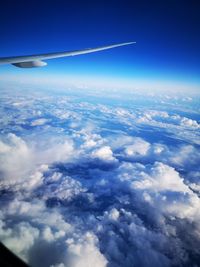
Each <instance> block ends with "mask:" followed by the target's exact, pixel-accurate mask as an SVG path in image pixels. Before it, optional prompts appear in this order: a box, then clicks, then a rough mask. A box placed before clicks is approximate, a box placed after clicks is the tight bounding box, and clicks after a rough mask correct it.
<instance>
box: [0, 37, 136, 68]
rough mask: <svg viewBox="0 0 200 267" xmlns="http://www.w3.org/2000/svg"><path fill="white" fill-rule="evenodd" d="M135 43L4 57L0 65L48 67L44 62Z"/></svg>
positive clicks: (0, 60)
mask: <svg viewBox="0 0 200 267" xmlns="http://www.w3.org/2000/svg"><path fill="white" fill-rule="evenodd" d="M134 43H136V42H127V43H120V44H113V45H107V46H101V47H96V48H87V49H83V50H75V51H67V52H57V53H48V54H39V55H29V56H17V57H3V58H0V64H12V65H14V66H16V67H20V68H33V67H43V66H46V65H47V63H46V62H44V61H43V60H48V59H53V58H60V57H69V56H77V55H83V54H89V53H94V52H98V51H102V50H107V49H111V48H115V47H120V46H125V45H131V44H134Z"/></svg>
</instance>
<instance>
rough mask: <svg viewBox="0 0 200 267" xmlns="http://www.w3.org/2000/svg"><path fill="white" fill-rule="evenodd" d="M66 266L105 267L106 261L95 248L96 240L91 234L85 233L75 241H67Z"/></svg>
mask: <svg viewBox="0 0 200 267" xmlns="http://www.w3.org/2000/svg"><path fill="white" fill-rule="evenodd" d="M66 243H67V245H68V249H67V255H66V265H67V266H69V267H85V266H88V267H106V266H107V260H106V258H105V257H104V256H103V255H102V254H101V252H100V251H99V249H98V247H97V238H96V237H95V235H94V234H93V233H90V232H88V233H86V234H85V235H84V236H83V237H80V238H79V239H78V240H77V241H74V240H73V239H68V240H67V241H66Z"/></svg>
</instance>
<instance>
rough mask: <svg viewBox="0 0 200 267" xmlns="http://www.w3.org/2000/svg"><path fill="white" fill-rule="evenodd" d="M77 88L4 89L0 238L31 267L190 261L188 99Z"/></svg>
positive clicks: (198, 190) (195, 224)
mask: <svg viewBox="0 0 200 267" xmlns="http://www.w3.org/2000/svg"><path fill="white" fill-rule="evenodd" d="M31 92H32V91H31ZM79 94H80V96H78V94H75V95H72V92H71V91H66V92H65V93H62V94H58V93H56V95H55V94H54V92H52V93H50V92H49V93H48V94H47V95H46V94H43V93H41V92H38V94H33V93H31V94H30V95H29V96H27V94H26V96H25V94H24V92H23V90H22V91H16V95H13V94H12V93H11V94H9V92H7V91H6V92H5V93H4V94H3V97H2V101H3V102H2V106H3V107H4V108H3V109H1V110H0V112H1V119H0V121H1V125H2V128H1V135H0V207H1V211H0V240H1V242H3V243H4V244H5V245H6V246H7V247H8V248H10V249H11V250H12V251H13V252H14V253H16V254H17V255H18V256H19V257H21V258H22V259H23V260H24V261H25V262H27V263H29V264H30V266H33V267H34V266H37V267H40V266H41V267H50V266H51V267H65V266H66V267H78V266H80V267H81V266H88V267H90V266H91V267H122V266H123V267H131V266H136V267H137V266H141V267H153V266H164V267H165V266H166V267H168V266H183V267H186V266H198V265H199V262H200V252H199V246H200V199H199V196H200V182H199V177H200V168H199V166H200V162H199V159H200V153H199V145H198V143H199V142H198V138H199V131H198V129H199V122H198V116H197V113H195V111H194V110H193V108H192V103H193V101H195V100H194V99H193V98H191V97H189V96H188V98H186V97H184V99H183V97H181V98H178V97H176V98H171V97H167V96H163V97H161V96H158V97H157V98H156V97H155V96H153V97H152V99H151V97H150V96H149V97H150V100H151V101H152V103H150V100H149V99H148V101H147V104H146V106H145V105H144V96H142V97H141V96H140V95H133V94H131V96H130V97H128V99H127V102H126V100H124V101H125V102H124V106H123V105H122V103H121V102H119V100H118V99H112V101H110V102H111V103H110V102H109V101H108V104H106V105H105V104H104V101H103V100H102V98H99V99H97V96H95V95H94V92H89V93H88V95H87V94H86V93H85V94H86V96H87V97H86V96H85V95H84V97H83V95H82V94H83V92H79ZM94 96H95V97H94ZM83 99H87V101H85V100H84V101H83ZM130 101H132V102H130ZM163 101H164V102H163ZM167 101H170V103H168V102H167ZM96 102H98V103H96ZM130 103H131V105H130ZM167 103H168V104H167ZM173 103H174V104H173ZM164 104H166V106H165V105H164ZM22 107H23V108H22ZM152 107H153V109H152ZM165 107H166V109H164V108H165ZM169 107H170V110H169ZM5 110H7V111H9V112H5ZM183 114H184V115H183ZM186 233H187V234H186Z"/></svg>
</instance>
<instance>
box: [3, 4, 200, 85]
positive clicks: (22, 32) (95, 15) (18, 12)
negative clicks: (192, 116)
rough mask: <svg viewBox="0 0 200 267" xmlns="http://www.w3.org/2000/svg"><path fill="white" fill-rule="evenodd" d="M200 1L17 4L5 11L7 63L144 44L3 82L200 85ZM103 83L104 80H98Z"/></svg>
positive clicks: (52, 64) (56, 63) (9, 69)
mask: <svg viewBox="0 0 200 267" xmlns="http://www.w3.org/2000/svg"><path fill="white" fill-rule="evenodd" d="M199 10H200V4H198V1H178V0H176V1H172V0H169V1H165V2H164V1H144V0H142V1H128V0H123V1H121V0H117V1H113V0H110V1H99V0H96V1H88V0H86V1H63V0H59V1H55V0H49V1H37V0H35V1H31V0H30V1H24V0H20V1H13V0H8V1H6V2H4V3H3V4H2V5H1V11H0V25H1V27H0V36H1V43H0V56H1V57H4V56H12V55H26V54H34V53H42V52H55V51H65V50H75V49H82V48H88V47H95V46H100V45H106V44H110V43H117V42H125V41H136V42H137V44H136V45H133V46H130V47H124V48H117V49H113V50H112V51H111V50H110V51H105V52H101V53H96V54H91V55H82V56H78V57H73V58H65V59H56V60H51V61H49V62H48V63H49V65H48V67H45V68H40V69H31V70H21V69H16V68H14V67H13V66H1V73H2V74H3V75H5V74H6V75H13V74H15V75H19V76H23V75H24V77H26V76H27V75H30V76H32V75H33V76H35V75H39V76H40V75H41V76H48V75H51V77H54V76H55V77H56V76H58V75H59V76H63V78H64V77H65V75H74V76H76V77H84V76H87V77H89V76H90V77H91V78H92V77H99V79H102V77H106V78H112V79H116V80H117V79H121V80H130V81H133V82H132V85H133V86H134V81H135V80H139V81H141V83H142V81H145V82H147V83H148V81H154V82H155V83H156V82H157V81H162V82H163V84H165V83H167V82H169V81H170V82H172V83H173V82H175V83H178V84H179V83H180V84H187V85H188V88H189V87H190V85H191V86H194V85H195V87H198V86H200V78H199V77H200V76H199V73H200V64H199V58H200V51H199V47H200V35H199V26H200V18H199ZM97 80H98V78H97Z"/></svg>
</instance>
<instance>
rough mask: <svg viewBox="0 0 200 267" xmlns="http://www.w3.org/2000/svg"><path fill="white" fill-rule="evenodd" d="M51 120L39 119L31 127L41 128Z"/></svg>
mask: <svg viewBox="0 0 200 267" xmlns="http://www.w3.org/2000/svg"><path fill="white" fill-rule="evenodd" d="M48 121H49V120H47V119H45V118H41V119H37V120H34V121H32V122H31V126H41V125H44V124H46V123H47V122H48Z"/></svg>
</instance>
